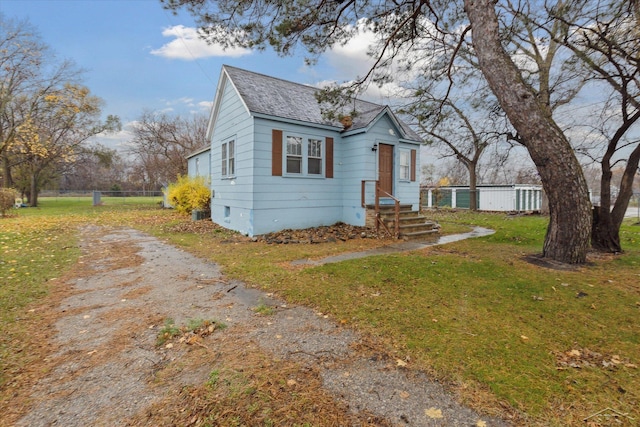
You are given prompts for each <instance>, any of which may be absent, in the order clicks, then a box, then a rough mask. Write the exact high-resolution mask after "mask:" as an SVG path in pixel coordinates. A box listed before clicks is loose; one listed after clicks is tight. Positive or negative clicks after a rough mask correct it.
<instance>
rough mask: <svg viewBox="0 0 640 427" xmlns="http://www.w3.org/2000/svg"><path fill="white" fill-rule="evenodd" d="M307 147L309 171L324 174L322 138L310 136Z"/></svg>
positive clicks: (310, 173)
mask: <svg viewBox="0 0 640 427" xmlns="http://www.w3.org/2000/svg"><path fill="white" fill-rule="evenodd" d="M307 147H308V150H307V173H308V174H309V175H322V140H320V139H314V138H309V145H308V146H307Z"/></svg>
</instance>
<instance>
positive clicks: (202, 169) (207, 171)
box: [187, 148, 211, 182]
mask: <svg viewBox="0 0 640 427" xmlns="http://www.w3.org/2000/svg"><path fill="white" fill-rule="evenodd" d="M187 171H188V175H189V177H191V178H195V177H197V176H202V177H204V178H205V179H206V180H207V182H210V181H211V148H209V149H208V150H202V151H200V152H198V153H197V154H194V155H191V156H190V157H189V158H188V159H187Z"/></svg>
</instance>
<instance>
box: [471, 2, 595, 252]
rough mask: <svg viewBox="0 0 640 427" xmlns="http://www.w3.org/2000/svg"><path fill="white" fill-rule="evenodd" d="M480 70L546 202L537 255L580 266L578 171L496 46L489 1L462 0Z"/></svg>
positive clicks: (583, 189) (584, 209)
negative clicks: (515, 134) (544, 227)
mask: <svg viewBox="0 0 640 427" xmlns="http://www.w3.org/2000/svg"><path fill="white" fill-rule="evenodd" d="M464 4H465V10H466V12H467V15H468V16H469V20H470V22H471V26H472V37H473V46H474V48H475V50H476V53H477V55H478V61H479V64H480V69H481V70H482V72H483V74H484V76H485V78H486V79H487V81H488V83H489V86H490V87H491V90H492V91H493V93H494V94H495V95H496V97H497V98H498V101H499V102H500V105H501V106H502V108H503V109H504V111H505V112H506V114H507V116H508V117H509V120H510V121H511V124H512V125H513V127H514V128H515V129H516V130H517V131H518V134H519V136H520V138H521V140H522V141H523V144H524V145H525V147H526V148H527V150H528V151H529V154H530V156H531V159H532V160H533V162H534V163H535V165H536V168H537V169H538V172H539V174H540V178H541V180H542V185H543V187H544V190H545V192H546V194H547V196H548V197H549V226H548V228H547V234H546V236H545V242H544V247H543V256H544V257H545V258H549V259H552V260H555V261H560V262H564V263H571V264H577V263H584V262H585V261H586V255H587V250H588V248H589V237H590V234H591V221H592V213H591V203H590V201H589V191H588V187H587V182H586V180H585V178H584V175H583V173H582V168H581V167H580V164H579V163H578V160H577V159H576V157H575V155H574V153H573V150H572V149H571V146H570V144H569V141H567V139H566V137H565V136H564V134H563V133H562V130H560V128H559V127H558V125H557V124H556V123H555V122H554V120H553V118H552V117H551V110H550V109H549V107H548V106H546V105H544V103H542V102H540V101H539V100H538V99H537V98H536V96H535V93H534V91H533V90H532V88H531V87H530V86H528V85H527V84H526V83H525V82H524V80H523V78H522V75H521V74H520V72H519V70H518V69H517V67H516V66H515V64H514V63H513V61H512V60H511V58H510V57H509V55H508V54H507V53H506V52H505V50H504V49H503V47H502V45H501V43H500V34H499V26H498V19H497V17H496V12H495V9H494V1H492V0H464Z"/></svg>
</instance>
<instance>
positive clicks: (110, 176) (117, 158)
mask: <svg viewBox="0 0 640 427" xmlns="http://www.w3.org/2000/svg"><path fill="white" fill-rule="evenodd" d="M75 158H76V160H75V161H74V162H73V163H71V164H69V165H68V167H67V168H66V169H64V170H63V171H62V176H61V177H60V181H59V183H58V186H57V188H58V189H59V190H61V191H82V190H99V191H115V190H116V189H120V190H133V189H137V188H130V187H129V182H128V181H129V178H128V174H129V172H130V170H131V169H132V164H131V162H130V161H129V160H127V159H126V158H125V157H123V156H122V155H121V154H120V153H118V151H116V150H114V149H112V148H108V147H105V146H102V145H100V144H93V145H91V146H88V147H84V146H82V147H80V149H79V150H78V151H77V153H76V156H75Z"/></svg>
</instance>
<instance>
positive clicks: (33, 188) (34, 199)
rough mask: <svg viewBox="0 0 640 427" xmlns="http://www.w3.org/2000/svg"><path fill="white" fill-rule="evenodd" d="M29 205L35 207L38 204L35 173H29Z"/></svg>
mask: <svg viewBox="0 0 640 427" xmlns="http://www.w3.org/2000/svg"><path fill="white" fill-rule="evenodd" d="M29 206H31V207H32V208H35V207H36V206H38V176H37V174H35V173H32V174H31V190H30V194H29Z"/></svg>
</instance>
